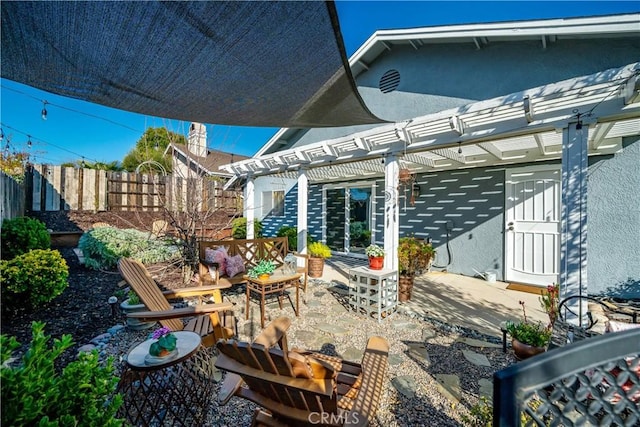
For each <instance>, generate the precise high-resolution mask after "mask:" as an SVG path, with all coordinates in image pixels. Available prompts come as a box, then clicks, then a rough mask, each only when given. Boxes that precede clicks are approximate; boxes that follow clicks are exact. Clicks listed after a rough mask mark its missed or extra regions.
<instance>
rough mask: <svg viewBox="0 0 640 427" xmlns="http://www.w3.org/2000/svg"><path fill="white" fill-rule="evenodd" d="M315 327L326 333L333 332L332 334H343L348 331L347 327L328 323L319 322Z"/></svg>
mask: <svg viewBox="0 0 640 427" xmlns="http://www.w3.org/2000/svg"><path fill="white" fill-rule="evenodd" d="M317 328H318V330H320V331H322V332H326V333H328V334H333V335H345V334H347V333H348V332H349V331H348V330H347V329H345V328H343V327H341V326H338V325H331V324H329V323H319V324H318V326H317Z"/></svg>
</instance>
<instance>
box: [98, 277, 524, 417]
mask: <svg viewBox="0 0 640 427" xmlns="http://www.w3.org/2000/svg"><path fill="white" fill-rule="evenodd" d="M332 289H335V288H334V287H333V286H331V284H328V283H326V282H322V281H319V280H312V281H311V282H310V287H309V289H308V291H307V294H306V298H305V299H306V300H307V301H306V302H302V301H301V303H300V306H301V307H300V311H301V313H300V317H298V318H296V317H295V314H294V312H293V309H292V308H291V305H290V304H289V305H287V304H286V301H285V306H284V309H283V310H280V309H279V308H278V306H277V303H275V304H273V303H272V304H271V307H268V309H267V312H268V315H269V318H270V319H274V318H276V317H278V316H280V315H284V316H288V317H290V318H291V319H292V324H291V328H290V329H289V331H288V333H287V337H288V340H289V346H290V347H291V348H295V347H298V348H305V349H313V350H317V351H320V352H323V353H326V354H333V355H340V356H343V355H349V354H354V353H356V354H357V353H358V351H362V350H364V348H365V345H366V340H367V339H368V337H370V336H372V335H379V336H383V337H385V338H386V339H387V340H388V342H389V346H390V351H389V353H390V362H391V363H390V364H389V370H388V373H387V381H386V382H385V383H386V384H385V390H384V393H383V399H382V404H381V406H380V408H379V409H378V412H377V415H376V420H375V421H374V423H373V425H374V426H409V425H410V426H422V425H424V426H458V425H463V424H464V423H463V420H462V416H463V415H467V416H468V415H469V410H470V408H471V407H472V406H473V405H475V404H476V403H478V401H479V396H480V384H479V380H480V379H486V380H488V381H491V378H492V375H493V373H494V372H495V371H497V370H499V369H502V368H503V367H506V366H508V365H510V364H512V363H514V362H515V359H514V358H513V355H512V354H511V352H507V353H506V354H505V353H503V352H502V349H501V348H489V347H484V348H478V347H471V346H469V345H467V344H465V343H462V342H459V341H457V339H458V338H460V337H471V338H475V339H482V338H486V339H487V340H488V341H490V342H493V343H494V344H496V340H495V338H493V337H484V336H482V335H480V334H478V333H477V332H474V331H470V330H466V329H462V328H459V327H456V326H450V325H444V324H441V323H437V322H433V321H429V320H425V319H417V318H410V317H408V316H405V315H402V314H395V315H393V316H392V317H390V318H388V319H385V320H384V321H383V322H381V323H380V324H378V323H377V322H376V321H375V320H374V319H367V318H365V317H362V316H358V315H356V314H355V313H351V312H347V311H346V310H345V309H344V307H343V306H342V305H341V302H342V303H344V296H342V295H341V294H339V293H336V292H334V291H333V290H332ZM227 299H228V300H230V301H231V302H234V303H236V306H235V309H234V311H235V313H236V317H237V318H238V331H239V335H240V339H242V340H251V339H253V338H255V336H256V335H257V334H259V332H260V331H261V328H260V326H259V320H258V319H257V316H258V315H259V310H258V303H257V302H252V303H251V305H250V319H249V320H245V319H244V317H245V316H244V302H245V297H244V292H243V288H241V289H238V290H237V292H235V293H230V294H228V295H227ZM326 324H337V325H340V326H343V327H344V329H346V330H347V331H348V332H346V333H344V334H329V333H323V332H321V331H320V330H319V328H320V327H322V325H326ZM309 332H311V334H310V333H309ZM147 334H148V332H140V331H139V332H133V331H129V330H124V331H122V332H121V333H118V334H117V335H116V336H115V337H114V338H113V339H112V340H111V342H110V343H109V345H108V347H107V349H106V350H107V352H108V354H110V355H113V356H114V357H116V358H118V359H119V360H123V355H124V354H126V352H127V350H128V349H130V348H131V347H132V346H133V345H135V344H137V343H138V342H140V341H142V340H144V339H145V338H146V335H147ZM420 345H422V346H423V348H424V349H425V350H426V352H428V357H427V358H426V359H425V358H423V357H419V356H417V355H416V354H417V353H414V352H412V351H411V346H413V347H418V348H420ZM463 350H468V351H473V352H476V353H480V354H482V355H484V356H486V357H487V359H488V360H489V362H490V363H491V366H490V367H484V366H476V365H474V364H472V363H470V362H469V361H467V360H466V359H465V357H464V356H463V354H462V352H463ZM343 357H345V358H348V357H346V356H343ZM359 358H360V355H357V356H356V357H355V358H353V359H354V360H359ZM121 366H123V365H121ZM450 374H455V375H457V376H458V377H459V378H460V387H459V390H460V398H459V402H454V401H453V400H451V398H449V397H447V396H446V395H445V394H444V393H443V392H442V391H441V388H440V386H439V384H438V381H437V378H438V377H439V376H440V375H450ZM397 377H403V378H409V377H410V378H412V379H413V381H414V382H415V384H414V388H415V395H414V396H413V397H407V396H405V395H403V394H402V393H400V392H398V391H397V390H396V388H395V387H394V386H393V385H392V384H391V382H392V380H394V379H396V378H397ZM218 387H219V384H217V385H216V388H215V394H217V392H218ZM254 408H255V405H254V404H253V403H251V402H248V401H246V400H244V399H240V398H237V397H234V398H232V400H231V401H230V402H229V403H228V404H227V405H225V406H219V405H217V404H215V403H214V404H212V405H211V408H210V411H209V413H208V417H207V419H208V422H207V424H206V425H210V426H237V425H250V423H251V416H252V414H253V409H254Z"/></svg>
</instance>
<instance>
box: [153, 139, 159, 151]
mask: <svg viewBox="0 0 640 427" xmlns="http://www.w3.org/2000/svg"><path fill="white" fill-rule="evenodd" d="M153 148H154V149H155V150H156V151H158V150H159V149H160V144H158V141H156V143H155V145H154V146H153Z"/></svg>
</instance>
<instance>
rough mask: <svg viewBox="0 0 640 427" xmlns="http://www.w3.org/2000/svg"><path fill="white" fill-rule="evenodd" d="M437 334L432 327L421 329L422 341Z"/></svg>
mask: <svg viewBox="0 0 640 427" xmlns="http://www.w3.org/2000/svg"><path fill="white" fill-rule="evenodd" d="M436 336H438V334H437V332H436V330H435V329H433V328H424V329H423V330H422V341H428V340H430V339H431V338H435V337H436Z"/></svg>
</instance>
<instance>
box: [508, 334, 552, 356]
mask: <svg viewBox="0 0 640 427" xmlns="http://www.w3.org/2000/svg"><path fill="white" fill-rule="evenodd" d="M511 347H512V348H513V354H514V355H515V356H516V359H518V360H524V359H528V358H530V357H533V356H535V355H536V354H540V353H544V352H545V351H547V349H546V347H534V346H532V345H529V344H525V343H523V342H520V341H518V340H517V339H515V338H512V339H511Z"/></svg>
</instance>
